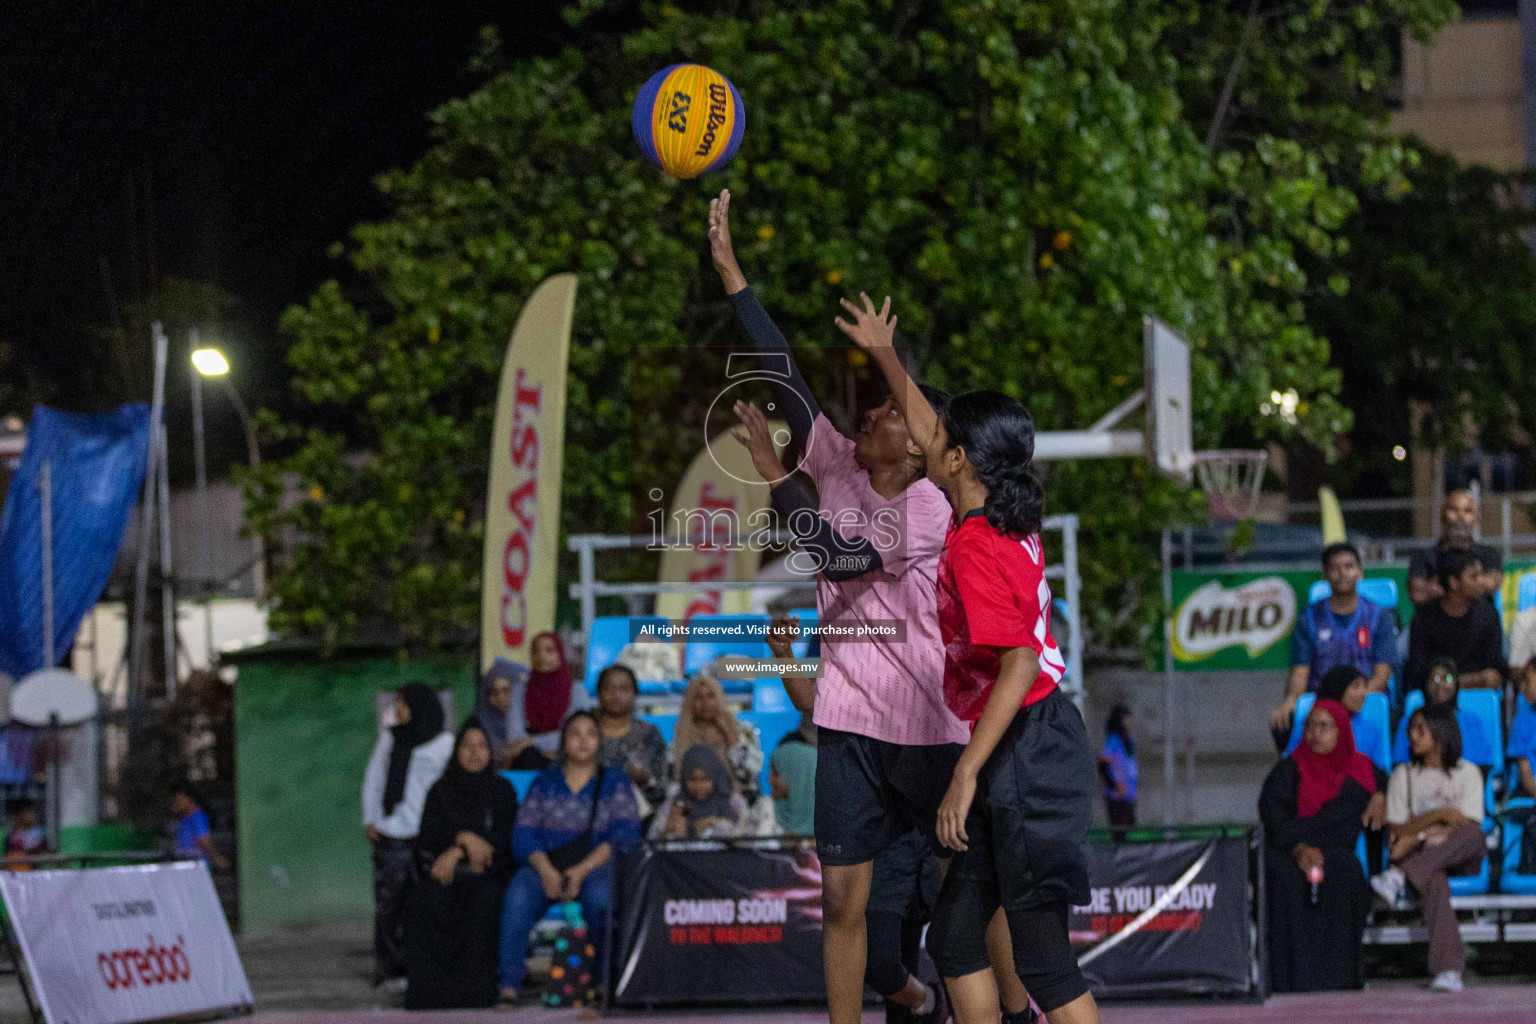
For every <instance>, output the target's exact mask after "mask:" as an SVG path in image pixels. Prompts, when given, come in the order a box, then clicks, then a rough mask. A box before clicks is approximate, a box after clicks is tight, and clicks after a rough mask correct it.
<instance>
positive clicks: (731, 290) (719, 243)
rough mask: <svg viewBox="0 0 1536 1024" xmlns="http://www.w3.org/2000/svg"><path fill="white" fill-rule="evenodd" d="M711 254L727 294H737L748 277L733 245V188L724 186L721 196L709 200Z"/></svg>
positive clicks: (745, 283) (745, 284) (744, 285)
mask: <svg viewBox="0 0 1536 1024" xmlns="http://www.w3.org/2000/svg"><path fill="white" fill-rule="evenodd" d="M709 256H710V259H712V260H713V261H714V263H715V272H716V273H718V274H719V275H720V280H721V281H722V282H723V283H724V284H725V292H726V294H727V295H735V294H736V293H737V292H739V291H741V290H742V289H743V288H745V287H746V286H747V279H746V277H745V275H743V274H742V272H741V265H740V264H738V263H737V262H736V249H735V247H734V246H732V245H731V190H730V189H728V188H723V189H721V190H720V196H719V198H716V199H711V200H710V201H709Z"/></svg>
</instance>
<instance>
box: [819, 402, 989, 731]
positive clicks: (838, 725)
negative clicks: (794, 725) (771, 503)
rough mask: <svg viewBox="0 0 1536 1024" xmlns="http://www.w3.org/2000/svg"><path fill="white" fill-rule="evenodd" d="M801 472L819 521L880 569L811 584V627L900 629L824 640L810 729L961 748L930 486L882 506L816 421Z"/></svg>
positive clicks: (941, 523) (923, 483)
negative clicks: (852, 541) (866, 546)
mask: <svg viewBox="0 0 1536 1024" xmlns="http://www.w3.org/2000/svg"><path fill="white" fill-rule="evenodd" d="M806 447H807V449H808V450H807V452H806V455H805V460H804V462H803V463H802V464H801V468H802V469H804V470H805V472H806V473H807V474H808V475H809V476H810V477H811V479H812V480H814V481H815V483H816V490H817V493H818V496H819V498H820V512H821V515H822V517H823V518H825V519H826V520H827V521H828V522H830V523H831V524H832V525H833V527H835V528H837V529H838V530H839V531H840V532H841V533H842V534H843V535H844V536H845V537H849V538H854V537H864V538H867V539H868V540H869V541H870V543H872V544H873V545H874V546H875V548H876V550H878V551H879V552H880V558H881V561H882V562H883V566H882V568H880V569H877V570H875V571H874V572H871V573H866V574H865V575H863V576H860V577H859V578H858V579H854V580H848V581H845V582H842V583H834V582H832V581H830V580H828V579H826V578H825V577H824V576H817V577H816V609H817V615H818V617H819V620H820V623H821V625H823V626H827V625H838V624H841V625H845V626H846V625H850V624H852V623H856V622H865V623H869V622H892V623H904V624H905V631H906V635H905V637H904V638H901V639H893V640H889V641H882V640H879V639H870V638H867V637H866V638H861V639H858V640H851V641H840V640H838V639H837V638H836V637H824V638H823V639H822V642H821V657H822V662H823V668H824V673H823V675H822V678H821V680H820V683H819V685H818V686H817V689H816V712H815V715H814V719H815V722H816V724H817V725H821V726H826V727H827V728H829V729H840V730H842V731H843V732H852V733H858V734H859V735H861V736H869V737H871V738H872V739H877V740H884V741H886V742H888V743H900V744H902V745H904V746H914V747H915V746H932V745H934V744H938V743H964V742H966V740H967V739H969V738H970V733H969V731H968V730H967V729H966V727H965V726H964V725H963V724H962V723H961V722H960V719H958V718H956V717H955V715H954V713H953V712H951V711H950V710H949V708H948V707H947V706H946V705H945V703H944V643H943V641H942V640H941V639H940V637H939V617H938V605H937V599H936V597H935V593H934V584H935V579H936V577H937V574H938V565H939V553H940V552H941V551H942V550H943V548H944V535H945V532H946V531H947V530H948V528H949V521H950V518H951V512H950V508H949V502H948V501H947V500H946V499H945V497H944V494H943V492H941V491H940V490H939V489H938V488H937V487H936V486H934V484H933V482H932V481H931V480H919V481H917V482H916V483H914V484H913V485H912V486H910V487H908V488H907V489H906V490H905V491H903V492H902V493H901V494H898V495H896V497H894V498H892V499H891V500H889V501H887V500H886V499H885V498H882V497H881V496H880V494H879V492H877V491H876V490H875V489H874V487H872V486H871V485H870V482H869V474H868V473H867V472H865V471H864V470H863V469H861V468H860V467H859V465H858V463H857V462H856V461H855V460H854V455H853V448H854V443H853V442H852V441H850V440H849V439H848V438H846V437H844V436H843V435H842V434H841V433H839V432H838V430H837V428H836V427H834V426H833V425H832V423H831V421H830V420H828V419H827V418H826V417H825V416H822V415H817V417H816V421H815V423H813V424H812V426H811V437H810V442H809V444H808V445H807V446H806Z"/></svg>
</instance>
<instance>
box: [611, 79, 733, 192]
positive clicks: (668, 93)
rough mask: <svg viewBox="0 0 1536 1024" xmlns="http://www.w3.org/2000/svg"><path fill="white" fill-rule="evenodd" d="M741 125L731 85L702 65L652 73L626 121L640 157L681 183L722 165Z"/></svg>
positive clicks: (728, 159) (726, 159)
mask: <svg viewBox="0 0 1536 1024" xmlns="http://www.w3.org/2000/svg"><path fill="white" fill-rule="evenodd" d="M746 125H747V120H746V111H745V110H744V109H743V107H742V103H741V94H740V93H738V92H737V91H736V87H735V86H734V85H732V84H731V83H730V82H729V81H727V80H726V77H725V76H724V75H722V74H720V72H718V71H716V70H714V69H713V68H707V67H705V66H704V65H702V64H673V65H672V66H671V67H669V68H663V69H662V70H660V71H658V72H656V73H655V74H654V75H652V76H651V77H650V79H649V81H647V82H646V83H645V85H644V86H642V87H641V89H640V95H638V96H636V97H635V109H634V112H633V114H632V115H631V118H630V128H631V129H632V130H633V131H634V133H635V142H636V144H637V145H639V147H640V152H641V153H644V154H645V158H646V159H647V160H649V161H650V162H651V163H653V164H655V165H656V166H657V167H660V168H661V169H662V170H663V171H664V172H666V173H667V174H669V175H671V176H672V177H674V178H684V179H686V178H697V177H698V176H699V175H701V174H707V173H708V172H710V171H714V170H719V169H720V168H721V167H724V166H725V165H726V164H727V163H728V162H729V161H730V159H731V157H732V156H735V155H736V147H737V146H739V145H741V135H742V131H743V130H744V129H745V128H746Z"/></svg>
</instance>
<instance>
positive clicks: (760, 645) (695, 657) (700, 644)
mask: <svg viewBox="0 0 1536 1024" xmlns="http://www.w3.org/2000/svg"><path fill="white" fill-rule="evenodd" d="M729 622H755V623H761V624H763V625H764V626H766V625H767V624H768V616H766V615H695V616H694V617H693V618H691V619H689V620H688V624H689V626H690V627H693V626H708V625H709V624H711V623H729ZM771 653H772V652H770V651H769V650H768V644H767V642H766V641H764V640H758V639H752V640H746V639H743V640H712V639H699V640H691V639H690V640H689V641H688V646H687V648H685V649H684V651H683V672H684V673H685V674H687V675H690V676H691V675H693V674H694V673H695V672H697V671H698V670H699V669H701V668H703V667H704V666H705V665H708V664H709V663H710V662H712V661H714V660H715V659H716V658H721V657H726V656H728V655H735V656H740V657H745V658H767V657H770V656H771Z"/></svg>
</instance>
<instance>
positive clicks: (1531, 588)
mask: <svg viewBox="0 0 1536 1024" xmlns="http://www.w3.org/2000/svg"><path fill="white" fill-rule="evenodd" d="M1519 593H1520V607H1519V609H1518V610H1519V611H1522V612H1523V611H1525V610H1526V609H1527V608H1536V569H1533V570H1532V571H1530V572H1528V573H1525V574H1524V575H1523V576H1521V577H1520V589H1519Z"/></svg>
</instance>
